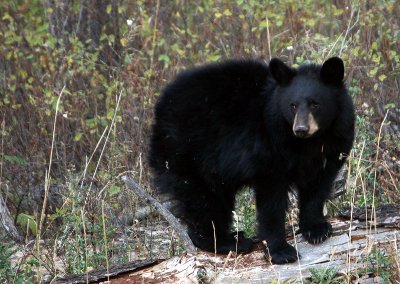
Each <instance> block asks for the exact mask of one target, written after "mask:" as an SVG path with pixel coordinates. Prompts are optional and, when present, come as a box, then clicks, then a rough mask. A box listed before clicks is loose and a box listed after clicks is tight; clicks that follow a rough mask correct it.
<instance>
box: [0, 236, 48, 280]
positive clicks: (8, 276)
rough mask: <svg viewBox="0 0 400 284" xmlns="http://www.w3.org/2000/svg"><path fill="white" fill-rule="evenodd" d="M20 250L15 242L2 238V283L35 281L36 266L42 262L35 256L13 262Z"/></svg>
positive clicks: (0, 262) (0, 248)
mask: <svg viewBox="0 0 400 284" xmlns="http://www.w3.org/2000/svg"><path fill="white" fill-rule="evenodd" d="M17 252H18V248H17V247H16V246H15V244H14V243H5V242H3V240H0V283H16V284H19V283H33V282H34V279H35V276H36V274H35V268H36V267H38V266H39V265H40V264H39V262H38V261H37V260H36V259H35V258H33V257H30V256H28V257H26V256H25V257H23V258H21V259H20V260H18V261H16V262H15V263H13V261H12V258H13V257H14V256H15V254H16V253H17Z"/></svg>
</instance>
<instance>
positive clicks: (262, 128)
mask: <svg viewBox="0 0 400 284" xmlns="http://www.w3.org/2000/svg"><path fill="white" fill-rule="evenodd" d="M343 77H344V66H343V61H342V60H341V59H340V58H337V57H333V58H330V59H328V60H327V61H325V62H324V63H323V64H322V65H316V64H303V65H301V66H300V67H298V68H291V67H289V66H287V65H286V64H284V63H283V62H282V61H280V60H279V59H272V60H271V62H270V63H269V65H266V64H264V63H263V62H259V61H255V60H242V61H239V60H238V61H227V62H222V63H215V64H209V65H205V66H201V67H196V68H194V69H191V70H188V71H185V72H182V73H181V74H179V75H178V76H177V78H176V79H175V81H173V82H172V83H170V84H169V85H168V86H167V87H166V88H165V90H164V92H163V93H162V94H161V96H160V98H159V101H158V103H157V104H156V108H155V121H154V125H153V133H152V137H151V142H150V153H149V163H150V167H151V168H152V171H153V176H154V182H155V186H156V188H157V190H158V192H159V193H161V194H168V195H169V196H170V197H172V198H173V199H174V200H176V204H177V206H176V208H175V210H174V214H176V216H177V217H179V218H180V219H181V220H183V221H184V223H185V224H186V225H187V228H188V234H189V236H190V238H191V239H192V241H193V243H194V244H195V245H196V246H197V247H199V248H200V249H203V250H207V251H212V252H214V251H216V252H217V253H227V252H229V251H230V250H232V251H235V250H236V249H237V251H238V252H248V251H250V250H251V249H252V241H251V239H249V238H246V237H245V236H244V235H243V233H239V235H237V236H236V234H235V233H232V232H231V229H232V228H231V226H232V211H233V210H234V201H235V194H236V193H237V192H238V191H239V190H240V189H241V188H243V187H244V186H250V187H252V188H253V189H254V191H255V196H256V206H257V221H258V237H259V239H260V240H265V241H266V242H267V248H266V251H265V253H266V254H267V255H268V257H270V259H271V261H272V262H273V263H286V262H293V261H296V260H297V256H298V254H297V252H296V250H295V249H294V247H292V246H291V245H289V244H288V243H287V242H286V239H285V211H286V209H287V203H288V202H287V198H288V192H289V191H290V190H292V189H293V188H295V189H296V190H297V191H298V196H299V207H300V208H299V209H300V216H299V220H300V224H299V226H300V231H301V233H302V235H303V236H304V238H305V239H306V240H307V241H308V242H310V243H312V244H318V243H320V242H323V241H324V240H325V239H327V238H328V237H329V236H330V235H331V231H332V227H331V225H330V224H329V223H328V222H327V221H326V219H325V218H324V216H323V212H322V211H323V206H324V202H325V201H326V199H327V198H328V197H329V194H330V190H331V187H332V183H333V181H334V179H335V177H336V175H337V173H338V171H339V169H340V168H341V166H342V165H343V163H344V161H345V159H346V156H347V155H348V154H349V152H350V149H351V147H352V143H353V138H354V108H353V103H352V100H351V97H350V96H349V95H348V93H347V91H346V87H345V85H344V83H343Z"/></svg>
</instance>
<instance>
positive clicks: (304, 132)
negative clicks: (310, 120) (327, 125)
mask: <svg viewBox="0 0 400 284" xmlns="http://www.w3.org/2000/svg"><path fill="white" fill-rule="evenodd" d="M294 135H296V136H297V137H300V138H305V137H307V136H308V127H307V126H304V125H299V126H296V127H295V128H294Z"/></svg>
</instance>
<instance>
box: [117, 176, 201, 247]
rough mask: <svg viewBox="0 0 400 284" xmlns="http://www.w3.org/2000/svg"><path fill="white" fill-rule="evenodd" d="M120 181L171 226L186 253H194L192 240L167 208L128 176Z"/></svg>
mask: <svg viewBox="0 0 400 284" xmlns="http://www.w3.org/2000/svg"><path fill="white" fill-rule="evenodd" d="M122 180H123V181H124V182H125V184H126V185H127V186H128V187H129V188H130V189H131V190H133V192H134V193H135V194H136V195H137V196H139V197H140V198H142V199H143V201H146V202H147V203H150V204H151V205H152V206H153V207H154V208H155V209H156V210H157V212H158V213H159V214H160V215H161V216H162V217H163V218H164V219H165V220H166V221H167V222H168V223H169V224H170V225H171V226H172V228H173V229H174V230H175V232H176V233H177V235H178V236H179V239H180V241H181V242H182V244H183V245H184V247H185V248H186V251H187V252H188V253H196V251H197V250H196V247H195V246H194V245H193V242H192V240H191V239H190V238H189V236H188V234H187V232H186V229H185V228H184V227H183V226H182V225H181V223H180V222H179V221H178V219H176V218H175V216H174V215H172V213H171V212H170V211H169V210H168V209H167V208H165V207H164V206H163V205H162V204H161V203H160V202H159V201H158V200H157V199H155V198H154V197H152V196H150V194H148V193H147V192H146V191H145V190H144V189H143V188H141V187H140V186H139V185H138V184H137V183H136V182H135V181H134V180H133V179H131V178H129V177H128V176H123V177H122Z"/></svg>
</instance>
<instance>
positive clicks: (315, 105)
mask: <svg viewBox="0 0 400 284" xmlns="http://www.w3.org/2000/svg"><path fill="white" fill-rule="evenodd" d="M311 107H312V108H313V109H318V108H319V107H320V105H319V103H317V102H312V103H311Z"/></svg>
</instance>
